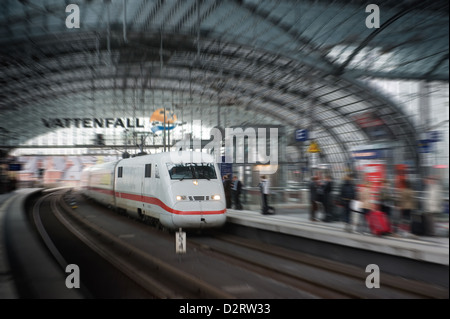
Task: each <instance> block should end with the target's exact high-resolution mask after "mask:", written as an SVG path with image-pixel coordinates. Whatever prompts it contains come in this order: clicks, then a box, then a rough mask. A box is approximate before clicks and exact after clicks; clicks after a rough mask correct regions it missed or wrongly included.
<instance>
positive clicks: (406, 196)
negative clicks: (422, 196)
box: [397, 180, 417, 228]
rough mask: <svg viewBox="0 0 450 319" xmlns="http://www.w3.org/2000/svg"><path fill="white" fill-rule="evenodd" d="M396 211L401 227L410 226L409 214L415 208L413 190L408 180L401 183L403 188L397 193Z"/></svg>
mask: <svg viewBox="0 0 450 319" xmlns="http://www.w3.org/2000/svg"><path fill="white" fill-rule="evenodd" d="M397 206H398V209H399V210H400V219H401V221H400V223H401V224H403V225H407V227H408V228H409V225H410V224H411V213H412V212H413V211H414V210H415V209H416V208H417V205H416V199H415V198H414V190H413V189H412V188H411V184H410V183H409V181H408V180H404V181H403V187H402V188H401V189H400V191H399V196H398V205H397Z"/></svg>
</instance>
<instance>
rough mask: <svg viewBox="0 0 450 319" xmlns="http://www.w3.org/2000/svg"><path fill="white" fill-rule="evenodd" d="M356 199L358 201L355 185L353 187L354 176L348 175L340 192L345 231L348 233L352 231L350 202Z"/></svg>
mask: <svg viewBox="0 0 450 319" xmlns="http://www.w3.org/2000/svg"><path fill="white" fill-rule="evenodd" d="M354 199H356V190H355V185H353V178H352V175H351V174H348V175H346V176H345V177H344V182H343V183H342V185H341V192H340V204H341V205H342V207H343V210H344V223H345V230H346V231H348V232H349V231H350V230H351V210H350V202H351V201H352V200H354Z"/></svg>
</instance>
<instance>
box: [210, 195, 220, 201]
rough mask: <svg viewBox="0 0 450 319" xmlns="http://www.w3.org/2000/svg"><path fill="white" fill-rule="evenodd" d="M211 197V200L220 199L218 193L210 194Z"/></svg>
mask: <svg viewBox="0 0 450 319" xmlns="http://www.w3.org/2000/svg"><path fill="white" fill-rule="evenodd" d="M211 199H212V200H220V195H212V196H211Z"/></svg>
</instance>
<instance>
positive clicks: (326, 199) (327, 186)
mask: <svg viewBox="0 0 450 319" xmlns="http://www.w3.org/2000/svg"><path fill="white" fill-rule="evenodd" d="M322 188H323V190H322V191H323V198H322V205H323V209H324V213H325V217H324V218H323V219H322V221H323V222H327V223H328V222H332V221H333V207H332V205H333V198H332V197H333V195H332V194H331V191H332V189H333V182H332V179H331V176H330V175H326V177H325V181H324V183H323V185H322Z"/></svg>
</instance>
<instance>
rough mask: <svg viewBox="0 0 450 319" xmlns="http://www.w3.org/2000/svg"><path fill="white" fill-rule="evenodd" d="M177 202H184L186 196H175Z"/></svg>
mask: <svg viewBox="0 0 450 319" xmlns="http://www.w3.org/2000/svg"><path fill="white" fill-rule="evenodd" d="M176 198H177V200H186V198H187V197H186V195H177V197H176Z"/></svg>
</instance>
